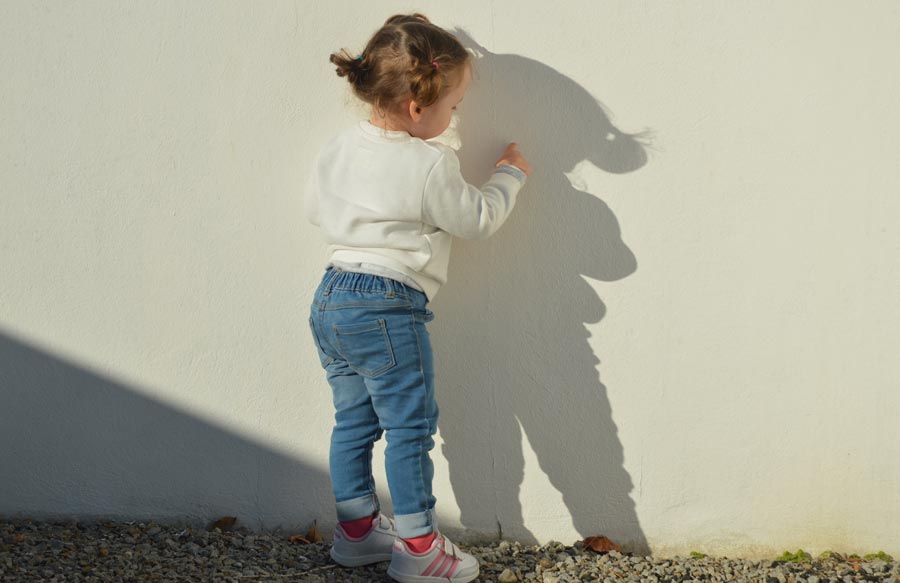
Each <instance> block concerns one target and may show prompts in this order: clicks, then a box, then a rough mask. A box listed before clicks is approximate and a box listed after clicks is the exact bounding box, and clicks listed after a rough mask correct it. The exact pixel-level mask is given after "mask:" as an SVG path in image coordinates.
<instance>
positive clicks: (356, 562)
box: [329, 547, 391, 567]
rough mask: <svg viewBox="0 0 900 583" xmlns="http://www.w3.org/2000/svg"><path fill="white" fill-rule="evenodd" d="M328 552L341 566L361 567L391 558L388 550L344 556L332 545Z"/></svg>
mask: <svg viewBox="0 0 900 583" xmlns="http://www.w3.org/2000/svg"><path fill="white" fill-rule="evenodd" d="M329 554H330V555H331V558H332V559H334V562H335V563H337V564H338V565H340V566H342V567H361V566H362V565H370V564H372V563H380V562H382V561H390V560H391V552H390V551H388V552H386V553H375V554H372V555H360V556H356V557H345V556H344V555H342V554H340V553H337V552H335V550H334V547H331V552H330V553H329Z"/></svg>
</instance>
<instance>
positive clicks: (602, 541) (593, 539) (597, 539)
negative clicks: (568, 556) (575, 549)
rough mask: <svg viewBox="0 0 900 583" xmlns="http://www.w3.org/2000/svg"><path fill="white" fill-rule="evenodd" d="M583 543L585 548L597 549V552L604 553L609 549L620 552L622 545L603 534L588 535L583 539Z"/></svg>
mask: <svg viewBox="0 0 900 583" xmlns="http://www.w3.org/2000/svg"><path fill="white" fill-rule="evenodd" d="M583 544H584V546H585V548H588V549H591V550H594V551H597V552H598V553H606V552H609V551H618V552H620V553H621V552H622V547H620V546H619V545H617V544H616V543H614V542H612V541H611V540H609V539H608V538H606V537H605V536H589V537H587V538H586V539H584V541H583Z"/></svg>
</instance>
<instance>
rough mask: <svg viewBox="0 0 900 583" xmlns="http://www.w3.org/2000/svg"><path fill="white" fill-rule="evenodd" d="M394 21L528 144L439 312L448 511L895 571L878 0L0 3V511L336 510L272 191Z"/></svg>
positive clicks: (897, 87)
mask: <svg viewBox="0 0 900 583" xmlns="http://www.w3.org/2000/svg"><path fill="white" fill-rule="evenodd" d="M412 10H421V11H423V12H424V13H425V14H427V15H428V16H429V17H430V18H432V20H433V21H435V22H436V23H437V24H439V25H442V26H445V27H447V28H454V27H460V28H461V29H464V30H465V32H462V31H461V32H460V34H461V36H462V37H463V38H464V39H465V43H466V45H467V46H469V47H470V48H472V49H473V50H477V51H478V52H479V53H480V54H481V59H479V61H478V62H477V64H476V67H477V70H478V74H477V75H476V79H475V82H474V84H473V86H472V88H471V90H470V93H469V95H468V96H467V97H466V100H465V102H464V103H463V105H462V106H461V108H460V110H459V114H460V118H461V120H462V121H461V127H460V132H461V136H462V139H463V144H464V145H463V148H462V150H461V151H460V158H461V159H462V161H463V165H464V170H465V171H466V173H467V174H468V177H469V178H470V181H471V182H475V183H479V181H481V180H483V179H485V178H486V176H487V172H488V171H489V169H490V165H491V163H492V162H493V161H494V160H495V159H496V157H497V156H498V155H499V153H500V152H501V151H502V148H503V145H505V144H506V143H507V142H508V141H517V142H518V143H519V144H520V146H521V149H522V151H523V152H524V153H525V155H526V156H527V157H528V158H529V160H530V161H531V162H532V164H533V166H534V173H533V174H532V176H531V178H530V179H529V182H528V184H527V185H526V187H525V189H524V190H523V191H522V194H521V198H520V202H519V205H518V207H517V208H516V209H515V211H514V213H513V215H512V217H511V218H510V220H509V221H508V223H507V224H506V225H505V226H504V227H503V228H502V229H501V230H500V232H499V233H498V234H497V235H496V236H495V237H493V238H492V239H490V240H488V241H484V242H466V241H457V242H455V243H454V255H453V259H452V262H451V269H450V282H449V283H448V284H447V285H446V286H445V287H444V288H443V289H442V290H441V292H440V294H439V295H438V296H437V298H436V299H435V301H434V302H433V304H432V305H431V308H432V309H433V310H434V312H435V313H436V315H437V318H436V320H435V321H434V322H433V324H431V326H432V327H431V334H432V340H433V343H434V348H435V353H436V359H437V384H438V389H437V390H438V400H439V404H440V407H441V419H440V424H439V425H440V434H439V439H438V447H437V448H436V449H435V462H436V478H435V494H436V496H437V497H438V511H439V515H440V521H441V525H442V528H444V529H445V530H446V531H447V532H448V533H451V532H452V533H454V534H455V536H457V537H458V538H460V539H462V538H463V537H468V538H473V539H474V538H477V537H483V536H496V535H498V534H500V533H502V536H504V537H506V538H513V539H519V540H523V541H540V542H544V541H547V540H550V539H555V540H562V541H564V542H572V541H574V540H576V539H580V538H582V537H584V536H590V535H596V534H605V535H607V536H609V537H610V538H612V539H613V540H616V541H618V542H620V543H622V544H623V545H625V546H626V548H627V549H631V550H635V551H637V552H644V553H646V552H653V553H654V554H658V555H667V554H676V553H682V554H686V553H687V552H689V551H691V550H698V551H703V552H708V553H714V554H727V555H733V556H739V555H740V556H747V557H756V556H770V555H772V554H776V553H780V552H781V551H783V550H786V549H795V548H798V547H802V548H804V549H805V550H807V551H810V552H821V551H823V550H826V549H835V550H842V551H845V552H872V551H875V550H879V549H883V550H885V551H886V552H888V553H891V554H893V555H894V556H900V529H898V528H897V525H898V524H900V495H898V491H900V489H898V485H900V423H898V411H900V391H898V389H900V381H898V380H897V379H898V376H897V373H896V371H895V366H894V364H893V362H894V361H893V359H894V358H895V357H896V353H897V350H898V348H900V303H898V301H897V298H898V297H900V262H898V252H900V230H898V228H897V226H896V223H897V218H898V216H900V165H898V164H897V156H898V152H900V114H898V113H897V109H896V104H897V103H898V102H900V77H898V76H897V74H896V55H897V54H900V4H897V3H896V2H890V1H882V2H865V3H856V2H849V1H836V0H830V1H827V2H812V1H808V2H790V3H783V2H753V3H742V4H740V5H737V4H734V3H717V2H711V1H707V2H678V3H670V2H664V1H652V0H651V1H644V2H630V1H623V2H591V1H579V2H565V3H559V2H556V3H546V2H521V1H519V2H505V1H500V0H493V1H489V2H476V1H474V0H472V1H467V2H454V3H439V2H422V3H419V4H410V3H401V2H367V3H359V2H329V3H304V2H287V1H285V2H220V1H216V2H211V1H208V2H190V3H183V2H129V3H120V2H112V1H110V2H96V1H95V2H82V3H78V4H68V3H61V2H4V3H2V4H0V78H2V79H3V89H2V90H0V442H2V444H3V445H2V447H0V472H2V479H0V515H2V516H23V515H24V516H35V517H42V516H43V517H47V516H66V517H99V516H102V517H114V518H116V517H118V518H127V519H135V518H145V517H152V518H156V519H164V520H173V521H174V520H190V521H197V522H205V521H208V520H212V519H215V518H218V517H219V516H221V515H225V514H228V515H234V516H237V517H238V519H239V523H243V524H245V525H249V526H251V527H253V528H260V529H271V528H275V527H278V526H281V527H282V528H284V529H286V530H294V529H302V528H306V527H308V525H309V524H310V523H311V522H312V520H313V519H316V518H317V519H318V520H319V524H320V526H322V527H324V528H323V530H325V531H326V532H330V529H331V527H332V526H333V524H334V516H333V509H332V506H331V504H332V498H331V491H330V486H329V481H328V475H327V451H328V439H329V431H330V427H331V415H332V412H331V402H330V394H329V389H328V386H327V384H326V383H325V380H324V378H323V375H322V372H321V370H320V369H319V367H318V363H317V361H316V358H315V353H314V349H313V346H312V343H311V339H310V337H309V332H308V328H307V323H306V313H307V310H308V304H309V300H310V299H311V296H312V293H313V290H314V288H315V285H316V284H317V282H318V280H319V277H320V274H321V265H322V262H323V260H324V245H323V243H322V241H321V239H320V237H319V234H318V233H317V232H316V231H315V230H314V229H313V228H311V227H310V226H308V225H307V224H306V223H305V222H304V221H303V219H302V213H301V199H300V194H301V190H302V185H303V184H304V182H305V179H306V176H307V172H308V169H309V167H308V165H309V163H310V162H311V158H312V156H313V155H314V153H315V152H316V150H317V148H318V146H319V145H320V144H321V143H322V142H323V141H324V140H326V139H328V138H329V137H330V136H331V135H332V134H333V133H334V132H335V131H337V130H339V129H340V128H342V127H344V126H345V125H346V124H348V123H353V122H354V121H355V120H356V119H359V116H360V115H362V114H363V112H362V111H361V110H360V109H359V108H358V107H354V106H353V104H352V101H351V98H350V97H349V95H348V90H347V85H346V81H345V80H343V79H339V78H338V77H337V76H336V75H335V74H334V72H333V67H332V66H331V65H330V63H329V62H328V54H329V53H330V52H332V51H335V50H338V49H339V48H341V47H347V48H348V49H350V50H351V51H352V50H359V49H360V48H362V46H363V45H364V43H365V41H366V40H367V39H368V37H369V35H370V34H371V33H372V32H373V31H374V30H375V29H376V28H377V27H378V26H379V25H380V24H381V22H383V21H384V19H385V18H387V16H389V15H390V14H393V13H396V12H408V11H412ZM348 14H349V15H350V16H349V17H347V16H345V15H348ZM644 130H647V132H646V133H645V134H644V135H643V136H632V135H630V134H635V133H638V132H643V131H644ZM379 445H380V446H382V447H379V448H378V449H377V450H376V456H380V455H381V452H383V443H381V444H379ZM377 459H379V460H380V459H381V458H380V457H378V458H377ZM376 466H377V468H378V475H377V478H378V486H379V488H380V492H381V496H382V498H383V501H384V502H385V505H386V509H387V510H388V511H390V506H389V494H388V489H387V484H386V481H385V479H384V474H383V467H382V465H381V463H380V461H379V463H378V464H376Z"/></svg>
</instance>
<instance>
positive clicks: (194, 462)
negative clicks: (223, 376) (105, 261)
mask: <svg viewBox="0 0 900 583" xmlns="http://www.w3.org/2000/svg"><path fill="white" fill-rule="evenodd" d="M0 441H2V444H3V446H2V448H0V516H5V517H11V518H12V517H31V518H35V519H60V520H73V519H77V520H95V519H110V520H155V521H157V522H170V523H179V524H192V525H196V526H197V527H205V526H207V525H208V524H209V523H210V522H211V521H213V520H216V519H218V518H220V517H221V516H225V515H228V516H236V517H237V518H238V522H237V526H246V527H248V528H251V529H253V530H257V531H271V530H277V529H278V528H282V529H284V530H285V531H299V530H300V529H305V528H308V527H309V525H310V523H311V522H312V521H313V519H316V518H320V517H321V513H323V512H324V513H325V514H326V516H325V518H326V520H329V519H330V518H331V515H330V509H331V507H332V506H333V503H334V501H333V498H332V497H331V484H330V481H329V477H328V474H327V473H325V472H323V471H321V470H319V469H316V468H315V467H313V466H311V465H309V464H306V463H303V462H302V461H300V460H297V459H295V458H293V457H290V456H287V455H284V454H282V453H279V452H277V451H274V450H272V449H271V448H269V447H266V446H265V445H263V444H261V443H255V442H253V441H251V440H248V439H246V438H244V437H242V436H239V435H236V434H235V433H233V432H230V431H228V430H227V429H225V428H222V427H218V426H216V425H214V424H211V423H209V422H206V421H203V420H200V419H198V418H196V417H195V416H192V415H190V414H186V413H184V412H180V411H177V410H175V409H173V408H172V407H170V406H167V405H165V404H162V403H160V402H157V401H154V400H152V399H150V398H147V397H145V396H142V395H141V394H139V393H138V392H136V391H135V390H134V389H133V388H131V387H128V386H125V385H123V384H121V383H118V382H115V381H112V380H110V379H109V378H106V377H105V376H102V375H99V374H96V373H94V372H91V371H89V370H86V369H85V368H84V367H81V366H79V365H76V364H74V363H72V362H69V361H67V360H65V359H63V358H59V357H57V356H54V355H51V354H48V353H47V352H46V351H45V350H42V349H41V348H38V347H36V346H33V345H31V344H29V343H27V342H24V341H21V340H18V339H15V338H13V337H11V336H9V335H6V334H3V333H0ZM303 532H306V531H305V530H303Z"/></svg>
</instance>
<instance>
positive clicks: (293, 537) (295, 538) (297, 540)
mask: <svg viewBox="0 0 900 583" xmlns="http://www.w3.org/2000/svg"><path fill="white" fill-rule="evenodd" d="M288 542H289V543H301V544H304V545H308V544H309V541H308V540H306V537H304V536H302V535H299V534H292V535H291V536H289V537H288Z"/></svg>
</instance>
